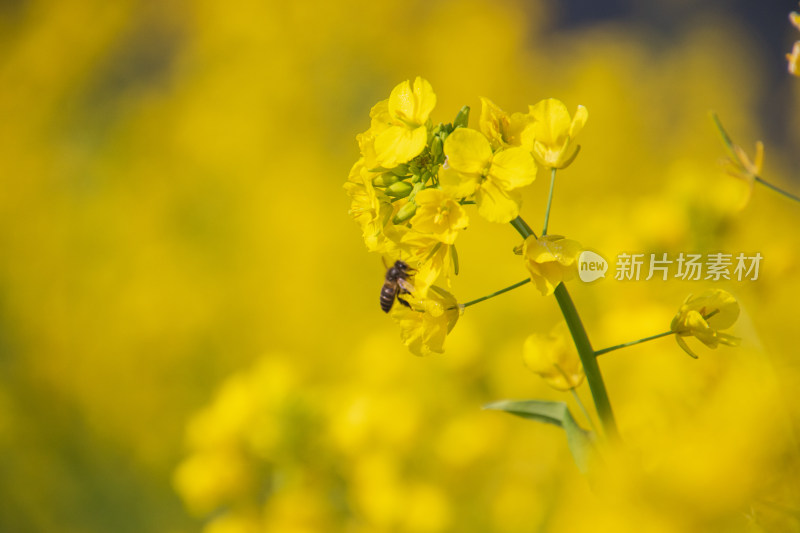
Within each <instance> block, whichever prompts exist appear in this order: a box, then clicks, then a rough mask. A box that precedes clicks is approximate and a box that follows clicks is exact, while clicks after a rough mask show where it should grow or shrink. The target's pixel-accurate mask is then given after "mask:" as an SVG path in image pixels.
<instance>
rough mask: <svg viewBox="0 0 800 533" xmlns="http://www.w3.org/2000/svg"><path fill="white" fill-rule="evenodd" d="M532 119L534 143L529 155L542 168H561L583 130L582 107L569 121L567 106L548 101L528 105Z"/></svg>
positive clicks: (571, 155) (573, 153)
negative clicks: (576, 137) (531, 154)
mask: <svg viewBox="0 0 800 533" xmlns="http://www.w3.org/2000/svg"><path fill="white" fill-rule="evenodd" d="M530 115H531V116H532V117H533V119H534V121H535V122H534V141H533V148H532V150H531V151H532V153H533V156H534V157H535V158H536V161H538V162H539V164H541V165H542V166H545V167H550V168H564V167H566V166H568V165H569V164H570V163H571V162H572V160H573V159H574V158H575V156H576V155H577V153H578V146H577V145H576V144H574V143H573V140H574V139H575V136H576V135H578V133H579V132H580V131H581V130H582V129H583V126H584V124H586V119H588V118H589V112H588V111H587V110H586V108H585V107H583V106H582V105H579V106H578V110H577V111H575V117H573V118H570V116H569V111H567V106H565V105H564V103H563V102H561V101H560V100H556V99H555V98H548V99H546V100H542V101H541V102H539V103H537V104H536V105H533V106H530Z"/></svg>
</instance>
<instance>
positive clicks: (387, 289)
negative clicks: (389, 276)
mask: <svg viewBox="0 0 800 533" xmlns="http://www.w3.org/2000/svg"><path fill="white" fill-rule="evenodd" d="M396 295H397V283H396V282H395V283H393V282H391V281H387V282H386V283H384V284H383V288H382V289H381V309H383V312H384V313H388V312H389V309H391V308H392V304H393V303H394V297H395V296H396Z"/></svg>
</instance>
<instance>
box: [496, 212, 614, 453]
mask: <svg viewBox="0 0 800 533" xmlns="http://www.w3.org/2000/svg"><path fill="white" fill-rule="evenodd" d="M511 225H512V226H514V229H516V230H517V231H518V232H519V234H520V235H522V237H523V238H528V237H530V236H531V235H534V233H533V231H531V229H530V226H528V224H526V223H525V221H524V220H522V218H520V217H517V218H515V219H514V220H512V221H511ZM554 294H555V297H556V301H557V302H558V305H559V307H560V308H561V313H562V314H563V315H564V319H565V320H566V322H567V327H569V331H570V333H571V334H572V340H573V341H574V342H575V347H576V348H577V350H578V356H579V357H580V359H581V363H582V364H583V371H584V373H585V374H586V381H587V382H588V383H589V390H590V391H591V392H592V399H593V400H594V405H595V409H597V415H598V416H599V417H600V422H601V423H602V425H603V429H604V431H605V434H606V436H607V437H609V438H612V439H616V438H617V437H618V436H619V431H618V430H617V422H616V420H615V419H614V411H613V410H612V409H611V402H610V401H609V399H608V393H607V392H606V386H605V383H604V382H603V375H602V374H601V373H600V366H599V365H598V364H597V358H596V357H595V355H594V350H593V349H592V344H591V342H589V336H588V335H587V334H586V329H584V327H583V322H581V317H580V315H578V310H577V309H576V308H575V304H574V303H573V301H572V298H570V295H569V292H568V291H567V288H566V287H565V286H564V284H563V283H560V284H559V285H558V287H556V289H555V293H554Z"/></svg>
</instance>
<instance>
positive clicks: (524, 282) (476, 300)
mask: <svg viewBox="0 0 800 533" xmlns="http://www.w3.org/2000/svg"><path fill="white" fill-rule="evenodd" d="M530 282H531V278H527V279H523V280H522V281H519V282H517V283H515V284H513V285H509V286H508V287H506V288H504V289H500V290H499V291H495V292H493V293H492V294H487V295H486V296H482V297H480V298H478V299H475V300H472V301H469V302H467V303H465V304H461V306H462V307H469V306H470V305H475V304H477V303H480V302H483V301H484V300H488V299H489V298H494V297H495V296H499V295H501V294H503V293H504V292H508V291H513V290H514V289H516V288H517V287H522V286H523V285H525V284H527V283H530Z"/></svg>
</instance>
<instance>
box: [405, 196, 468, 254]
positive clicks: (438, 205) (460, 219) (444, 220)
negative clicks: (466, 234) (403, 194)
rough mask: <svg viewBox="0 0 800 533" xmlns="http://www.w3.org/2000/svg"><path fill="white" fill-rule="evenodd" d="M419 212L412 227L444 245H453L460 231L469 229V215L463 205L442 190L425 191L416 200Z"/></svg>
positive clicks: (413, 219)
mask: <svg viewBox="0 0 800 533" xmlns="http://www.w3.org/2000/svg"><path fill="white" fill-rule="evenodd" d="M414 201H415V203H416V204H417V211H416V214H415V215H414V217H413V218H412V219H411V227H412V228H413V229H414V230H415V231H418V232H420V233H426V234H429V235H431V236H433V237H435V238H436V239H438V240H440V241H441V242H443V243H447V244H453V243H454V242H455V240H456V237H457V236H458V232H459V230H462V229H464V228H466V227H467V222H468V221H469V219H468V218H467V213H466V211H464V208H463V207H461V204H459V203H458V202H456V201H455V200H454V199H453V197H452V196H450V195H449V194H447V193H446V192H444V191H443V190H441V189H424V190H421V191H420V192H418V193H417V195H416V196H415V198H414Z"/></svg>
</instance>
